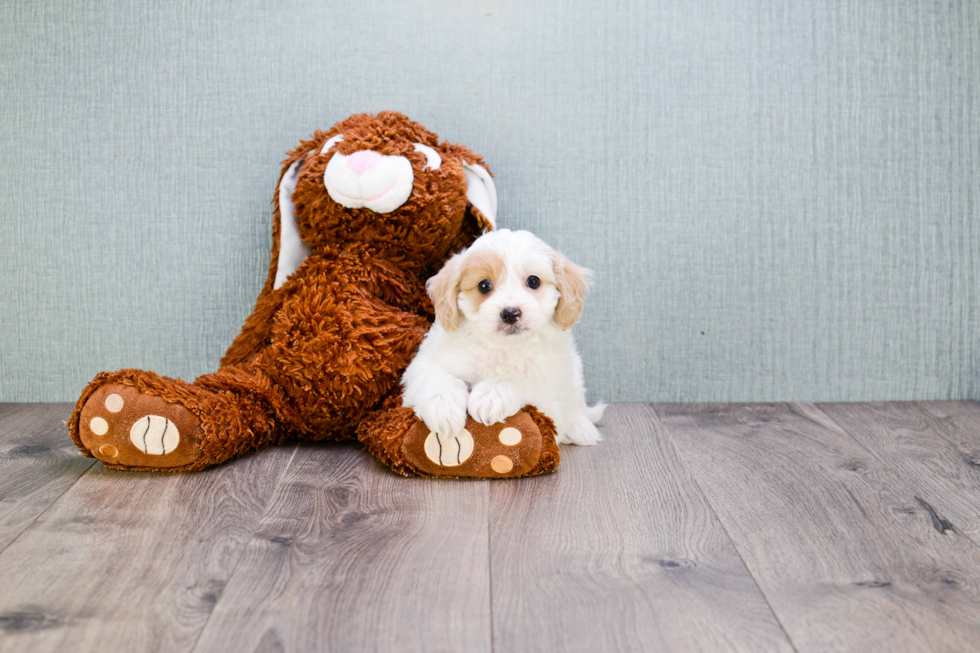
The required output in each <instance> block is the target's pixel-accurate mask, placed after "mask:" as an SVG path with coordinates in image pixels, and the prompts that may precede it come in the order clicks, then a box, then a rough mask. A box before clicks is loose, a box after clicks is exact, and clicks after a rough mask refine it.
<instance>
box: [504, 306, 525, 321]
mask: <svg viewBox="0 0 980 653" xmlns="http://www.w3.org/2000/svg"><path fill="white" fill-rule="evenodd" d="M520 317H521V309H519V308H516V307H514V306H508V307H507V308H505V309H504V310H502V311H500V319H501V320H503V321H504V322H506V323H507V324H514V323H516V322H517V320H519V319H520Z"/></svg>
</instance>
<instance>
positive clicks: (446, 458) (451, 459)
mask: <svg viewBox="0 0 980 653" xmlns="http://www.w3.org/2000/svg"><path fill="white" fill-rule="evenodd" d="M425 455H426V457H427V458H428V459H429V460H431V461H432V462H434V463H435V464H437V465H440V466H442V467H456V466H457V465H462V464H463V463H464V462H466V461H467V460H468V459H469V457H470V456H472V455H473V436H472V435H470V432H469V431H467V430H466V429H463V430H462V431H460V432H459V433H457V434H456V435H451V436H445V435H444V436H442V437H441V438H440V437H439V436H438V435H436V434H435V433H429V436H428V437H427V438H426V439H425Z"/></svg>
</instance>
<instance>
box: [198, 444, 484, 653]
mask: <svg viewBox="0 0 980 653" xmlns="http://www.w3.org/2000/svg"><path fill="white" fill-rule="evenodd" d="M321 449H322V448H317V447H313V446H302V447H301V448H300V450H299V454H298V455H297V458H296V460H295V461H294V464H293V465H292V466H290V468H289V470H288V472H287V473H286V475H285V476H284V477H283V481H282V483H281V485H280V487H279V490H278V491H277V493H276V496H275V498H274V499H273V501H272V504H271V507H270V509H269V511H268V513H267V514H266V516H265V518H264V519H263V520H262V524H261V526H260V528H259V529H258V531H257V532H256V534H255V536H254V537H253V538H252V540H251V542H250V543H249V545H248V548H247V550H246V553H245V556H244V557H243V559H242V562H241V564H240V565H239V567H238V570H237V572H236V573H235V575H234V576H233V577H232V579H231V582H230V583H229V584H228V587H227V588H226V590H225V592H224V594H223V595H222V597H221V601H219V603H218V605H217V607H216V609H215V611H214V614H213V616H212V618H211V620H210V621H209V623H208V625H207V627H206V628H205V630H204V634H203V636H202V637H201V639H200V641H199V643H198V646H197V648H196V650H198V651H202V652H208V653H210V652H211V651H234V652H236V653H238V652H240V651H423V650H424V651H489V650H490V599H489V594H490V588H489V574H488V569H487V559H488V558H487V482H486V481H452V480H435V479H420V478H403V477H401V476H398V475H396V474H393V473H391V472H389V471H386V470H385V469H383V468H382V467H381V465H380V464H379V463H378V462H377V461H375V460H374V459H372V458H371V457H370V456H368V455H366V454H365V453H364V452H363V451H361V450H360V448H359V447H357V446H355V445H340V446H336V447H330V450H329V452H327V453H328V455H320V454H319V453H318V452H319V451H320V450H321Z"/></svg>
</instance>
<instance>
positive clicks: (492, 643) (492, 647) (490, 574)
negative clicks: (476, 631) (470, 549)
mask: <svg viewBox="0 0 980 653" xmlns="http://www.w3.org/2000/svg"><path fill="white" fill-rule="evenodd" d="M483 482H484V483H485V484H486V487H487V588H488V589H489V594H490V651H491V653H493V652H494V651H496V650H497V648H496V642H495V641H494V625H493V548H492V542H493V540H492V538H491V537H490V491H491V486H490V481H487V480H485V481H483Z"/></svg>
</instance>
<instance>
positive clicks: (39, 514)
mask: <svg viewBox="0 0 980 653" xmlns="http://www.w3.org/2000/svg"><path fill="white" fill-rule="evenodd" d="M95 463H96V461H95V460H93V461H92V462H91V463H89V466H88V467H86V468H85V471H84V472H82V473H81V474H79V475H78V478H76V479H75V480H74V481H72V482H71V483H70V484H69V485H68V487H66V488H65V489H64V490H63V491H62V492H61V494H59V495H58V496H57V497H55V498H54V499H53V500H52V501H51V503H49V504H48V505H47V506H45V507H44V510H42V511H41V512H39V513H37V515H35V516H34V519H32V520H31V521H30V523H29V524H27V525H26V526H24V528H23V529H22V530H21V531H20V532H19V533H17V537H15V538H14V539H12V540H10V542H8V543H7V546H5V547H3V549H0V556H2V555H3V554H4V553H5V552H6V551H7V549H9V548H10V547H12V546H13V545H14V543H15V542H17V540H19V539H20V538H21V537H22V536H23V535H24V533H26V532H27V531H29V530H30V529H31V526H33V525H34V524H36V523H37V520H38V519H40V518H41V517H43V516H44V514H45V513H46V512H48V511H49V510H51V507H52V506H53V505H54V504H56V503H58V502H59V501H61V498H62V497H63V496H65V495H66V494H68V491H69V490H71V489H72V488H73V487H75V484H76V483H78V482H79V481H80V480H82V477H83V476H85V475H86V474H88V473H89V472H90V471H92V468H93V467H95Z"/></svg>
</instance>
